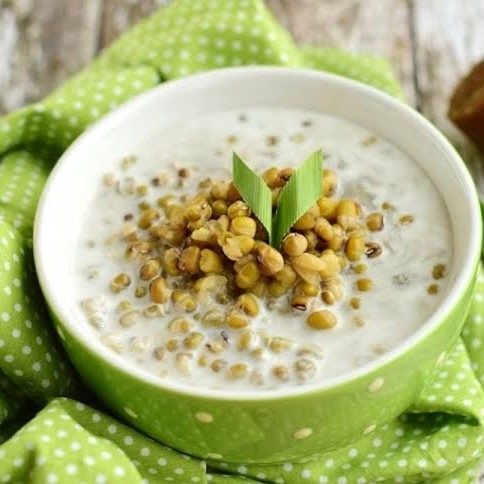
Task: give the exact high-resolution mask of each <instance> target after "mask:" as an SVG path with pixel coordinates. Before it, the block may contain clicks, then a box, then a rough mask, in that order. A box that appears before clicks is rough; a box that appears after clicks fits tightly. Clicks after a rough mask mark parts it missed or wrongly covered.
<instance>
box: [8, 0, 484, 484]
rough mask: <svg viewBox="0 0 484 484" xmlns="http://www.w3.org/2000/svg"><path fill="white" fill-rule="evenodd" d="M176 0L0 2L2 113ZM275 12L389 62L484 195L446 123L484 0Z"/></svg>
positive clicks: (346, 3)
mask: <svg viewBox="0 0 484 484" xmlns="http://www.w3.org/2000/svg"><path fill="white" fill-rule="evenodd" d="M169 1H170V0H0V115H1V114H4V113H6V112H9V111H12V110H14V109H16V108H18V107H20V106H23V105H25V104H27V103H30V102H33V101H35V100H37V99H39V98H41V97H42V96H44V95H45V94H46V93H48V92H49V91H50V90H52V89H53V88H54V87H56V86H57V85H58V84H59V83H61V82H62V81H63V80H64V79H66V78H67V77H69V75H71V74H72V73H74V72H76V71H77V70H78V69H80V68H81V67H82V66H84V65H85V64H86V63H88V62H89V61H90V60H91V59H92V58H93V57H94V56H95V55H96V54H97V53H98V52H99V51H100V50H101V49H102V48H103V47H104V46H106V45H108V44H109V43H110V42H111V41H112V40H113V39H115V38H116V37H117V36H118V35H119V34H121V33H122V32H124V31H125V30H126V29H127V28H129V26H131V25H132V24H133V23H134V22H136V21H137V20H138V19H140V18H142V17H144V16H146V15H148V14H149V13H150V12H152V11H153V10H155V9H156V8H159V7H161V6H163V5H166V4H168V3H169ZM193 1H196V0H193ZM267 4H268V6H269V8H270V9H271V10H272V12H273V13H274V15H275V17H276V18H277V19H278V20H279V21H280V22H281V23H282V24H283V25H284V26H285V27H286V28H287V29H288V30H289V31H290V32H291V34H292V35H293V36H294V38H295V39H296V41H297V42H298V43H301V44H312V45H332V46H337V47H339V48H342V49H347V50H351V51H355V52H365V53H372V54H377V55H380V56H383V57H385V58H387V59H388V60H389V61H390V62H391V64H392V66H393V68H394V70H395V72H396V73H397V75H398V78H399V79H400V81H401V83H402V85H403V88H404V91H405V93H406V96H407V98H408V99H409V101H410V102H411V103H412V104H413V105H414V106H415V107H416V108H417V109H418V110H420V111H421V112H422V113H423V114H424V115H425V116H426V117H428V118H429V119H430V120H432V121H433V122H434V123H435V124H436V125H437V126H438V127H439V128H440V129H441V130H442V131H443V132H444V134H446V135H447V136H448V137H449V139H450V140H451V141H452V142H453V143H454V144H455V146H456V147H457V148H458V149H459V151H460V152H461V153H462V155H463V157H464V159H465V160H466V162H467V163H468V165H469V167H470V169H471V172H472V174H473V176H474V178H475V179H476V181H477V184H478V187H479V189H480V192H481V195H483V197H484V176H483V172H484V170H483V169H482V166H483V165H482V164H483V163H484V160H483V158H482V157H480V156H479V155H478V154H477V152H476V150H475V148H474V146H473V145H472V144H471V143H469V142H468V141H467V140H466V139H465V138H464V137H463V136H462V135H460V134H459V133H458V132H457V130H456V129H455V128H454V127H453V126H452V125H451V124H450V122H449V121H448V120H447V118H446V111H447V106H448V100H449V96H450V93H451V92H452V89H453V88H454V86H455V84H456V83H457V81H458V79H460V78H461V77H462V76H463V75H464V74H465V73H466V72H467V71H468V70H469V69H470V67H471V66H472V65H473V64H474V63H476V62H477V61H478V60H480V59H482V58H484V28H482V27H483V25H484V1H483V0H267ZM483 482H484V480H483Z"/></svg>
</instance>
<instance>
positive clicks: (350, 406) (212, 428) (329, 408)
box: [52, 269, 477, 463]
mask: <svg viewBox="0 0 484 484" xmlns="http://www.w3.org/2000/svg"><path fill="white" fill-rule="evenodd" d="M476 272H477V269H476ZM474 284H475V274H474V277H473V278H472V279H471V280H469V283H468V286H467V287H466V289H465V291H464V292H463V293H462V297H461V298H460V299H459V301H458V303H457V304H456V305H455V307H454V308H453V309H452V311H451V312H450V313H449V314H447V315H446V317H445V319H443V320H442V321H440V323H439V324H438V325H436V326H435V327H434V329H433V331H431V332H430V333H428V334H427V335H426V336H425V337H424V338H423V339H421V340H419V341H418V342H417V343H416V344H414V345H413V346H411V347H409V348H408V349H407V350H406V351H405V352H404V353H402V354H399V355H398V356H397V357H396V358H394V359H393V360H391V361H389V362H387V363H386V364H384V365H383V366H381V367H379V368H377V369H376V370H374V371H372V372H371V373H368V374H365V375H363V376H360V377H358V378H356V379H354V380H351V381H349V382H346V383H342V384H339V385H338V386H334V387H329V388H326V389H323V390H319V391H318V390H311V391H309V390H308V392H307V393H304V394H302V395H297V396H287V397H280V398H277V399H276V398H269V399H260V400H255V401H254V400H252V401H251V400H242V399H240V400H224V399H210V398H206V397H201V396H197V394H196V391H194V392H193V394H191V395H187V394H183V393H178V392H175V391H173V390H171V389H166V388H163V383H162V381H160V385H158V386H156V385H153V384H151V383H149V382H146V381H142V380H141V379H138V378H136V377H135V376H133V375H130V374H128V373H126V372H124V371H122V370H120V369H119V368H117V367H116V366H114V365H113V364H112V363H110V362H107V361H104V360H101V358H100V357H99V356H98V355H97V354H95V353H94V352H93V351H92V350H91V349H89V348H88V347H85V346H84V345H83V344H81V343H79V342H78V341H76V340H75V339H74V338H73V336H72V335H71V334H70V333H69V331H68V330H67V328H66V327H65V326H64V325H63V324H62V321H60V320H59V319H58V318H57V316H56V315H55V313H54V312H52V315H53V318H54V322H55V324H56V327H57V329H58V332H59V335H60V336H61V338H62V340H63V343H64V345H65V347H66V350H67V352H68V353H69V355H70V357H71V359H72V361H73V363H74V365H75V366H76V368H77V370H78V371H79V373H80V374H81V376H82V377H83V378H84V380H85V381H86V383H87V384H89V385H90V387H91V388H92V390H93V391H94V392H95V393H96V394H97V395H98V396H99V397H100V398H101V399H102V400H103V401H104V403H105V404H106V406H107V407H108V408H109V409H111V410H112V411H113V412H115V413H116V414H117V415H118V416H119V417H120V418H121V419H122V420H124V421H126V422H128V423H129V424H131V425H132V426H134V427H136V428H138V429H139V430H141V431H142V432H144V433H146V434H148V435H150V436H151V437H153V438H154V439H156V440H158V441H160V442H163V443H164V444H166V445H168V446H170V447H172V448H175V449H178V450H180V451H182V452H185V453H188V454H191V455H195V456H197V457H201V458H207V459H222V460H224V461H226V462H236V463H276V462H283V461H294V460H298V459H304V458H308V457H311V456H312V455H314V454H317V453H320V452H324V451H328V450H331V449H333V448H337V447H340V446H346V445H349V444H351V443H352V442H354V441H357V440H359V439H361V438H362V437H363V436H365V435H369V434H370V433H371V432H373V431H374V430H376V429H377V428H378V427H380V426H382V425H384V424H385V423H386V422H389V421H391V420H392V419H394V418H396V417H397V416H398V415H399V414H401V413H402V412H404V411H405V410H408V409H410V408H411V406H412V404H413V403H415V402H416V399H417V398H418V396H419V393H420V392H421V390H422V388H423V385H424V383H425V382H426V381H427V380H428V377H429V374H430V373H431V372H432V371H433V370H434V369H435V367H436V365H437V364H438V361H439V359H440V361H441V360H442V354H443V353H444V352H445V351H446V350H448V349H449V348H450V347H451V345H452V344H453V343H454V342H455V341H456V339H457V338H458V335H459V333H460V331H461V329H462V326H463V324H464V321H465V316H466V315H467V312H468V310H469V305H470V301H471V297H472V292H473V288H474ZM197 416H198V418H197Z"/></svg>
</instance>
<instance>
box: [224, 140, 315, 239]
mask: <svg viewBox="0 0 484 484" xmlns="http://www.w3.org/2000/svg"><path fill="white" fill-rule="evenodd" d="M322 159H323V154H322V151H321V150H318V151H315V152H314V153H313V154H312V155H311V156H310V157H309V158H308V159H307V160H306V161H305V162H304V163H303V164H302V165H301V166H300V167H299V168H298V169H297V170H296V171H295V172H294V173H293V174H292V176H291V178H290V179H289V181H288V182H287V183H286V185H285V186H284V188H283V189H282V192H281V194H280V196H279V204H278V207H277V212H276V214H275V217H273V216H272V194H271V190H270V189H269V187H268V186H267V185H266V183H265V182H264V180H263V179H262V178H261V177H260V176H259V175H257V174H256V173H254V172H253V171H252V170H251V169H250V167H249V166H248V165H247V164H246V163H245V162H244V161H243V160H242V159H241V158H240V157H239V156H238V155H237V154H236V153H234V154H233V161H232V166H233V179H234V184H235V186H236V188H237V190H238V191H239V192H240V194H241V195H242V198H243V199H244V200H245V202H246V203H247V204H248V205H249V207H250V208H251V210H252V211H253V212H254V214H255V215H256V217H257V218H258V219H259V220H260V222H261V223H262V225H263V226H264V228H265V229H266V230H267V233H268V235H269V243H270V244H271V245H272V246H273V247H275V248H279V246H280V244H281V242H282V239H283V238H284V236H285V235H286V234H287V233H288V232H289V231H290V230H291V227H292V226H293V225H294V223H295V222H296V221H297V220H298V219H299V218H300V217H301V216H302V215H303V214H304V213H305V212H306V211H307V210H309V209H310V208H311V206H312V205H313V204H314V203H316V201H317V200H318V198H319V197H320V196H321V192H322V183H321V182H322V167H321V165H322Z"/></svg>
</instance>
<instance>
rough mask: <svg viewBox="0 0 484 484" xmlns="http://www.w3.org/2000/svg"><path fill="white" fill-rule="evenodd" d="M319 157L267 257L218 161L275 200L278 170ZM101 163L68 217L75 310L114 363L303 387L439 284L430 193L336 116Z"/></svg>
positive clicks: (336, 369) (436, 218) (446, 280)
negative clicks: (235, 165)
mask: <svg viewBox="0 0 484 484" xmlns="http://www.w3.org/2000/svg"><path fill="white" fill-rule="evenodd" d="M320 148H321V149H322V150H323V153H324V160H323V168H324V170H325V171H324V177H323V178H324V182H323V194H322V197H321V198H320V199H319V200H318V202H317V203H315V205H314V206H313V207H312V208H311V209H310V210H309V211H308V212H307V213H306V214H305V215H304V216H303V217H302V218H301V219H299V221H298V222H297V223H296V224H295V226H294V227H293V229H292V234H291V235H288V236H287V237H286V239H284V242H283V244H282V247H278V248H271V247H270V245H268V244H266V243H265V242H263V239H264V232H263V230H261V227H260V224H258V222H256V220H255V217H254V216H253V215H252V214H251V213H250V211H249V210H248V207H247V205H246V204H245V203H244V202H243V200H241V199H240V197H239V196H238V192H237V191H235V190H234V189H233V187H231V186H230V185H229V184H228V183H229V182H230V181H231V178H232V176H231V165H232V153H233V152H234V151H235V152H237V153H238V154H239V155H240V156H241V157H242V158H243V159H244V160H245V161H246V162H247V163H248V164H249V165H250V166H251V167H252V169H253V170H254V171H256V172H257V173H259V174H261V175H263V177H264V179H265V180H266V182H267V184H268V185H269V187H271V188H272V192H273V197H274V200H275V201H274V204H276V203H277V202H276V200H277V196H278V193H280V190H281V189H282V186H283V185H284V183H286V182H287V180H288V179H290V176H291V173H292V171H291V168H295V167H297V166H299V165H300V164H301V163H302V162H303V161H304V160H305V159H306V158H307V157H308V156H309V155H310V154H311V153H312V152H314V151H315V150H316V149H320ZM271 167H275V168H273V169H272V170H270V168H271ZM108 169H109V172H108V173H106V175H105V176H104V178H103V179H102V180H99V181H98V182H97V189H96V190H97V192H96V196H95V198H94V201H93V202H92V204H91V205H90V206H89V207H88V209H87V210H86V213H85V219H84V220H83V221H82V232H81V233H82V236H81V239H80V240H79V247H78V251H77V254H78V259H77V262H76V277H77V284H78V291H79V292H78V294H79V307H80V308H81V311H82V314H83V318H84V319H85V322H86V326H89V327H90V328H91V329H90V330H91V331H95V332H97V333H98V334H99V338H100V339H101V341H102V342H103V343H104V344H105V345H106V346H108V347H109V348H110V349H111V350H112V351H113V352H114V353H116V354H117V355H118V357H119V358H122V359H124V360H127V361H129V362H132V364H133V365H136V366H138V367H141V368H143V369H145V370H146V371H148V372H150V373H152V374H155V375H157V376H159V377H160V378H164V379H167V380H172V381H177V382H179V383H184V384H186V385H189V386H200V387H205V388H221V389H228V390H230V389H239V390H240V389H242V388H244V389H248V390H250V389H261V388H262V389H264V388H265V389H271V388H281V387H282V386H295V385H310V384H314V383H317V382H319V381H322V380H324V379H327V378H330V377H334V376H335V375H341V374H343V373H346V372H349V371H351V370H353V369H355V368H358V367H360V366H362V365H364V364H366V363H368V362H371V361H372V360H374V359H376V358H378V357H379V356H381V355H382V354H384V353H386V352H387V351H389V350H390V349H392V348H394V347H395V346H397V345H399V344H400V343H402V342H403V341H404V340H405V339H406V338H408V337H409V336H410V335H412V333H414V332H415V331H416V330H418V328H419V327H420V326H421V325H422V324H423V323H424V322H425V321H426V320H427V319H428V318H429V316H430V315H431V314H432V312H433V311H434V310H435V309H436V308H437V306H438V305H439V303H440V302H441V300H442V298H443V297H444V295H445V293H446V292H447V288H448V285H449V284H450V282H451V281H450V277H449V276H448V275H447V274H446V272H449V273H450V271H448V269H449V268H450V264H451V262H452V261H451V254H452V238H451V227H450V220H449V216H448V214H447V211H446V208H445V205H444V203H443V201H442V199H441V197H440V196H439V194H438V192H437V190H436V188H435V187H434V185H433V184H432V182H431V181H430V179H429V178H428V176H427V175H426V173H425V172H424V171H423V170H422V169H421V168H420V167H419V166H417V164H416V163H414V162H413V161H412V160H411V159H409V158H408V157H407V156H406V155H405V154H404V153H403V152H402V151H400V150H399V149H397V148H396V147H394V146H392V145H391V144H389V143H388V142H386V141H385V140H383V139H380V138H378V137H376V136H374V135H373V134H372V133H370V132H368V131H367V130H365V129H363V128H360V127H358V126H356V125H354V124H351V123H349V122H347V121H343V120H340V119H336V118H333V117H330V116H326V115H322V114H318V113H313V112H307V111H298V110H289V109H275V108H250V109H245V110H243V111H240V110H239V111H233V112H222V113H216V114H209V115H205V116H200V117H196V118H194V119H188V120H183V122H180V123H177V124H174V125H172V126H170V128H169V129H163V132H161V133H156V134H155V135H154V136H152V137H151V138H149V139H147V140H146V143H144V144H143V145H142V146H138V147H136V149H134V150H133V152H132V153H126V158H124V159H123V160H112V163H111V165H110V166H109V168H108ZM254 231H257V233H256V234H254ZM276 249H277V254H276V253H275V252H276Z"/></svg>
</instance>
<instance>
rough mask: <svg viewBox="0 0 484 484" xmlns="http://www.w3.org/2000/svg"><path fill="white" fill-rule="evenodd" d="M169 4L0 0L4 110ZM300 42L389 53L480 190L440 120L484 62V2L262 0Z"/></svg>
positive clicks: (468, 154) (473, 158)
mask: <svg viewBox="0 0 484 484" xmlns="http://www.w3.org/2000/svg"><path fill="white" fill-rule="evenodd" d="M169 1H170V0H0V114H2V113H6V112H8V111H11V110H13V109H16V108H18V107H20V106H23V105H25V104H27V103H29V102H32V101H35V100H37V99H39V98H41V97H42V96H44V95H45V94H46V93H48V92H49V91H50V90H52V89H53V88H54V87H55V86H57V85H58V84H59V83H61V82H62V81H63V80H64V79H66V78H67V77H68V76H69V75H71V74H72V73H74V72H76V71H77V70H78V69H80V68H81V67H82V66H84V65H85V64H86V63H88V62H89V61H90V60H91V59H92V58H93V57H94V56H95V55H96V54H97V53H98V52H99V51H100V50H101V49H102V48H103V47H104V46H106V45H107V44H109V43H110V42H111V41H112V40H113V39H115V38H116V37H117V36H118V35H119V34H120V33H122V32H124V31H125V30H126V29H127V28H129V26H130V25H132V24H133V23H134V22H136V21H137V20H138V19H140V18H142V17H144V16H146V15H148V14H149V13H150V12H152V11H153V10H155V9H156V8H159V7H161V6H163V5H166V4H167V3H169ZM267 4H268V6H269V8H270V9H271V10H272V12H273V13H274V15H275V17H276V18H277V19H278V20H279V21H280V22H281V23H282V24H283V25H284V26H285V27H286V28H287V29H288V30H289V31H290V32H291V33H292V35H293V36H294V38H295V39H296V41H297V42H299V43H304V44H312V45H332V46H337V47H340V48H343V49H348V50H352V51H356V52H367V53H373V54H377V55H381V56H383V57H385V58H387V59H388V60H389V61H390V62H391V64H392V65H393V68H394V70H395V72H396V73H397V75H398V77H399V79H400V81H401V83H402V85H403V87H404V90H405V93H406V95H407V98H408V99H409V101H410V102H411V103H412V104H413V105H414V106H415V107H416V108H417V109H419V110H421V111H422V112H423V114H424V115H425V116H427V117H428V118H429V119H431V120H432V121H433V122H434V123H435V124H436V125H437V126H438V127H439V128H440V129H441V130H442V131H443V132H444V133H445V134H446V135H447V136H448V137H449V138H450V139H451V141H452V142H453V143H454V144H455V145H456V146H457V148H458V149H459V150H460V151H461V153H462V154H463V156H464V158H465V159H466V161H467V162H468V164H469V166H470V168H471V171H472V173H473V175H474V176H475V178H476V181H477V182H478V186H479V188H480V190H481V192H482V193H483V194H484V176H483V175H482V171H483V170H482V169H481V163H482V162H483V160H482V159H481V158H480V157H479V156H478V154H477V153H476V151H475V148H474V147H473V146H472V145H471V144H470V143H469V142H467V140H466V139H464V138H463V137H462V136H461V135H460V134H459V133H458V132H457V130H455V129H454V128H453V126H451V124H450V123H449V122H448V121H447V119H446V111H447V105H448V99H449V95H450V93H451V91H452V89H453V87H454V86H455V84H456V82H457V80H458V79H459V78H460V77H461V76H462V75H463V74H464V73H465V72H467V71H468V69H469V68H470V67H471V65H472V64H474V63H475V62H477V61H478V60H479V59H481V58H484V29H482V28H481V27H480V26H482V25H484V2H483V1H482V0H465V1H462V0H267Z"/></svg>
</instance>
